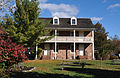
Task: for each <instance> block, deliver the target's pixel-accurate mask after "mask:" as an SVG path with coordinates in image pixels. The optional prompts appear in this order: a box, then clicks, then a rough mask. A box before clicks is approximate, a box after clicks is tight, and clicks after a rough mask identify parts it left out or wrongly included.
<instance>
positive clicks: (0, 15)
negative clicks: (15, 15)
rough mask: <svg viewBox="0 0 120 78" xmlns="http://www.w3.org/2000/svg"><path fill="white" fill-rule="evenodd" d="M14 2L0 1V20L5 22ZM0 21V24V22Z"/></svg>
mask: <svg viewBox="0 0 120 78" xmlns="http://www.w3.org/2000/svg"><path fill="white" fill-rule="evenodd" d="M14 2H15V0H0V20H1V21H5V16H6V14H9V13H10V10H11V8H13V5H14ZM1 21H0V22H1Z"/></svg>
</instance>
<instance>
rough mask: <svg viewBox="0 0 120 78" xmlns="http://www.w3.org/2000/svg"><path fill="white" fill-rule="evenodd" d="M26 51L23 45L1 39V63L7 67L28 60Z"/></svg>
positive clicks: (8, 39)
mask: <svg viewBox="0 0 120 78" xmlns="http://www.w3.org/2000/svg"><path fill="white" fill-rule="evenodd" d="M26 50H27V49H26V48H24V46H23V45H20V44H19V45H17V44H16V43H13V42H12V40H10V38H7V39H2V37H0V63H2V64H4V65H5V66H6V67H10V66H12V65H13V64H18V63H19V62H23V61H25V60H27V56H26V55H25V52H26Z"/></svg>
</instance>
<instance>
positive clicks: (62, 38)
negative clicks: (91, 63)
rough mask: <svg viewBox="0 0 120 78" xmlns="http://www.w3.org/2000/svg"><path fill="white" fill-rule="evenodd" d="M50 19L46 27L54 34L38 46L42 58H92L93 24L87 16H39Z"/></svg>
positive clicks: (46, 19) (45, 19)
mask: <svg viewBox="0 0 120 78" xmlns="http://www.w3.org/2000/svg"><path fill="white" fill-rule="evenodd" d="M40 19H42V20H44V21H45V22H47V21H50V24H49V25H48V26H47V27H46V28H47V29H51V30H52V31H51V33H50V34H49V35H48V36H50V35H52V34H55V36H54V38H52V39H50V40H48V41H45V42H44V43H42V44H41V45H40V46H38V47H42V48H43V51H44V52H43V59H45V58H47V59H60V60H62V59H76V58H80V59H88V60H92V59H94V26H93V24H92V21H91V19H88V18H76V17H72V18H59V17H57V16H55V17H53V18H40Z"/></svg>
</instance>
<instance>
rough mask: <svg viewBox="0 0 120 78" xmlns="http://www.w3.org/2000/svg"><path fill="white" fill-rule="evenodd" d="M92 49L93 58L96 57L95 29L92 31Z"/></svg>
mask: <svg viewBox="0 0 120 78" xmlns="http://www.w3.org/2000/svg"><path fill="white" fill-rule="evenodd" d="M92 51H93V53H92V54H93V55H92V56H93V60H94V59H95V56H94V30H93V31H92Z"/></svg>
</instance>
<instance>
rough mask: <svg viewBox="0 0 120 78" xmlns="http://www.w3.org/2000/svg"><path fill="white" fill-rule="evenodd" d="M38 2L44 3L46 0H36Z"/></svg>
mask: <svg viewBox="0 0 120 78" xmlns="http://www.w3.org/2000/svg"><path fill="white" fill-rule="evenodd" d="M38 1H39V2H40V3H45V2H47V0H38Z"/></svg>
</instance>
